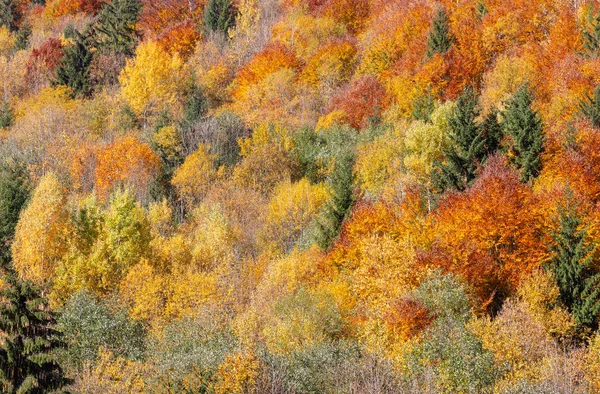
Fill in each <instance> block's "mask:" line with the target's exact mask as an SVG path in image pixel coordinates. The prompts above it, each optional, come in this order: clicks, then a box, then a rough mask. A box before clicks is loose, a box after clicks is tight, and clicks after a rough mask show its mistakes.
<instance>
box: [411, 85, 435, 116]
mask: <svg viewBox="0 0 600 394" xmlns="http://www.w3.org/2000/svg"><path fill="white" fill-rule="evenodd" d="M412 107H413V108H412V113H411V115H412V118H413V119H414V120H420V121H423V122H429V121H430V120H431V114H432V113H433V111H434V110H435V99H434V98H433V96H432V95H431V92H427V93H425V94H423V95H420V96H418V97H417V98H416V99H415V101H414V102H413V105H412Z"/></svg>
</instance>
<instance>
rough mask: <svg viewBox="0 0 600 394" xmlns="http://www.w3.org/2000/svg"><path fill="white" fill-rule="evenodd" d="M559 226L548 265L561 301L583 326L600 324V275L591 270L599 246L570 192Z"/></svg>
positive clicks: (553, 234) (563, 207)
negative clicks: (591, 240)
mask: <svg viewBox="0 0 600 394" xmlns="http://www.w3.org/2000/svg"><path fill="white" fill-rule="evenodd" d="M557 224H558V226H557V229H556V230H555V231H554V232H553V233H552V238H553V239H554V242H555V244H554V245H553V246H551V247H550V251H551V253H552V257H551V259H550V261H549V262H548V264H547V268H548V269H549V270H550V271H551V272H552V273H553V274H554V278H555V280H556V283H557V285H558V288H559V290H560V299H561V301H562V303H563V304H564V305H565V306H566V307H567V309H568V310H569V311H570V312H571V314H572V315H573V318H574V319H575V322H576V323H577V324H578V325H579V326H581V327H589V328H592V329H595V328H597V326H598V314H599V313H600V274H598V273H597V272H594V271H593V269H592V253H593V251H594V250H595V248H596V245H594V244H592V243H590V242H589V241H588V233H587V231H586V230H585V229H582V228H581V219H580V217H579V215H578V212H577V205H576V203H575V201H574V199H573V197H572V195H571V192H568V194H567V202H566V204H563V205H561V206H559V207H558V223H557Z"/></svg>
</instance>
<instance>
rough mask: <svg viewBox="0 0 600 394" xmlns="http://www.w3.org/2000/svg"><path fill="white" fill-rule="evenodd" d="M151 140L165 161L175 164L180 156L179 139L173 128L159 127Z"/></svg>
mask: <svg viewBox="0 0 600 394" xmlns="http://www.w3.org/2000/svg"><path fill="white" fill-rule="evenodd" d="M152 139H153V140H154V144H156V146H157V148H158V149H159V151H160V152H163V153H164V158H165V159H166V160H168V161H170V162H175V161H176V160H177V159H178V158H179V157H180V156H181V154H182V152H181V137H180V135H179V133H178V132H177V129H176V128H175V127H174V126H165V127H161V128H160V129H159V130H157V132H156V133H154V135H153V136H152Z"/></svg>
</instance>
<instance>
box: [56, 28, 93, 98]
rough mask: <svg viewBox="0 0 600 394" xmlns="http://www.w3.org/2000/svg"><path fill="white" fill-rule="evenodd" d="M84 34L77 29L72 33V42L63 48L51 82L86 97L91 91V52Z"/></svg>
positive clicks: (75, 94) (76, 94)
mask: <svg viewBox="0 0 600 394" xmlns="http://www.w3.org/2000/svg"><path fill="white" fill-rule="evenodd" d="M84 34H85V33H84ZM84 34H82V33H79V32H77V31H76V32H75V33H74V37H73V40H74V43H73V44H72V45H71V46H68V47H66V48H65V49H64V56H63V58H62V60H61V62H60V64H59V65H58V67H57V68H56V74H55V75H56V76H55V78H54V80H53V81H52V84H53V85H55V86H56V85H64V86H68V87H69V88H71V89H72V90H73V95H74V96H82V97H87V96H89V95H90V93H91V92H92V86H91V82H90V65H91V63H92V53H91V52H90V50H89V43H88V38H86V37H85V36H84Z"/></svg>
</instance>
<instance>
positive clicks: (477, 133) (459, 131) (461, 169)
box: [434, 87, 502, 190]
mask: <svg viewBox="0 0 600 394" xmlns="http://www.w3.org/2000/svg"><path fill="white" fill-rule="evenodd" d="M479 115H480V110H479V107H478V104H477V96H476V94H475V90H474V89H473V88H472V87H468V88H466V89H465V91H464V92H463V94H462V95H461V96H460V97H459V98H458V100H457V102H456V108H455V109H454V111H453V112H452V114H451V115H450V117H449V119H448V126H449V128H450V130H449V133H448V137H449V139H450V141H451V143H450V145H449V146H448V147H443V148H442V151H443V152H444V156H445V159H446V162H445V163H439V162H438V163H437V166H438V171H437V172H436V173H434V180H435V182H436V184H437V186H438V187H439V188H440V189H442V190H444V189H457V190H464V189H466V188H467V187H468V186H470V185H471V183H472V182H473V180H474V179H475V177H476V175H477V169H478V167H479V166H480V165H483V164H484V163H485V160H486V158H487V156H488V155H490V154H492V153H494V152H495V151H496V149H498V146H499V144H500V133H501V132H502V130H501V128H500V127H499V125H498V121H497V118H496V113H495V112H492V113H491V114H490V115H488V116H487V117H486V118H485V120H484V122H482V124H481V125H479V124H478V123H477V118H478V117H479Z"/></svg>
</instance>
